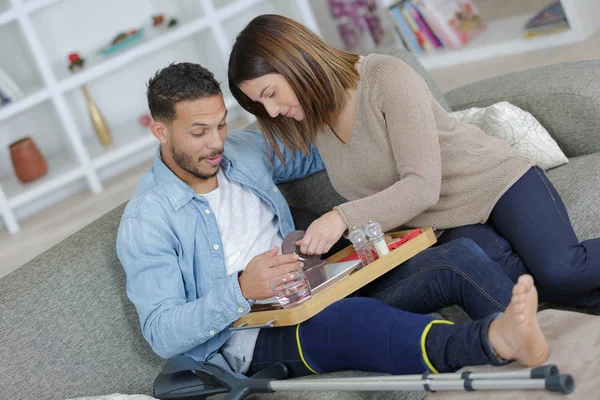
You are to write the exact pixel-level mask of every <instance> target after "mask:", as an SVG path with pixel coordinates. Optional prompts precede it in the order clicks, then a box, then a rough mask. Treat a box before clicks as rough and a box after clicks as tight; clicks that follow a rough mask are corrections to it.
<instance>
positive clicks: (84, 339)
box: [0, 206, 163, 400]
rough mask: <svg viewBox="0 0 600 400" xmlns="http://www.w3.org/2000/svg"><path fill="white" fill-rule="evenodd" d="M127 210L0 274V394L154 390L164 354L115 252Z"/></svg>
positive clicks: (10, 396) (68, 394)
mask: <svg viewBox="0 0 600 400" xmlns="http://www.w3.org/2000/svg"><path fill="white" fill-rule="evenodd" d="M122 212H123V206H120V207H118V208H116V209H115V210H113V211H111V212H110V213H108V214H106V215H105V216H103V217H101V218H100V219H98V220H96V221H95V222H93V223H92V224H90V225H88V226H87V227H85V228H83V229H82V230H81V231H79V232H77V233H76V234H74V235H72V236H71V237H69V238H67V239H66V240H64V241H63V242H61V243H59V244H58V245H57V246H55V247H53V248H52V249H50V250H49V251H47V252H45V253H44V254H42V255H41V256H39V257H37V258H35V259H34V260H33V261H31V262H29V263H28V264H26V265H25V266H23V267H21V268H19V269H17V270H16V271H14V272H13V273H11V274H9V275H7V276H5V277H4V278H2V279H0V316H1V317H0V337H1V338H2V345H1V346H0V359H2V360H4V361H3V362H2V363H0V377H2V378H1V379H0V398H2V399H36V400H41V399H66V398H73V397H81V396H92V395H104V394H107V393H115V392H119V393H144V394H150V393H152V383H153V381H154V378H155V377H156V374H157V373H158V372H159V371H160V369H161V367H162V364H163V360H162V359H160V358H159V357H158V356H156V355H155V354H154V353H153V352H152V350H151V349H150V346H149V345H148V344H147V343H146V341H145V340H144V339H143V337H142V334H141V331H140V327H139V322H138V317H137V313H136V311H135V308H134V307H133V305H132V304H131V302H130V301H129V299H128V298H127V296H126V294H125V274H124V273H123V268H122V267H121V265H120V263H119V261H118V259H117V255H116V251H115V241H116V235H117V227H118V226H119V222H120V217H121V214H122Z"/></svg>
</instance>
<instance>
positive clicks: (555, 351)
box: [427, 310, 600, 400]
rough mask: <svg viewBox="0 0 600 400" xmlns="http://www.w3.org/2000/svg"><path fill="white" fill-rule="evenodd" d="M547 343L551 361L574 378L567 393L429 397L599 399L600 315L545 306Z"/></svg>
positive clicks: (441, 396)
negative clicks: (573, 382) (572, 389)
mask: <svg viewBox="0 0 600 400" xmlns="http://www.w3.org/2000/svg"><path fill="white" fill-rule="evenodd" d="M538 316H539V320H540V324H541V327H542V330H543V332H544V334H545V335H546V338H547V339H548V344H549V345H550V358H549V359H548V362H547V363H548V364H556V365H557V366H558V368H559V369H560V372H561V374H570V375H572V376H573V378H574V379H575V391H574V392H573V393H572V394H570V395H568V396H565V395H562V394H555V393H550V392H547V391H544V390H533V391H532V390H521V391H515V390H502V391H479V392H436V393H432V394H430V395H429V396H428V397H427V400H438V399H443V400H455V399H456V400H458V399H461V400H462V399H467V400H468V399H477V400H509V399H510V400H513V399H514V400H520V399H523V400H525V399H527V400H538V399H559V398H564V399H568V400H574V399H582V400H583V399H585V400H590V399H600V317H598V316H592V315H586V314H580V313H574V312H567V311H558V310H545V311H542V312H540V313H539V314H538ZM517 369H519V366H518V365H517V364H514V363H513V364H509V365H506V366H503V367H492V366H481V367H469V368H464V369H463V370H461V371H476V372H493V371H513V370H517Z"/></svg>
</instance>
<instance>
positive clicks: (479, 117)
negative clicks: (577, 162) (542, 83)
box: [450, 101, 569, 170]
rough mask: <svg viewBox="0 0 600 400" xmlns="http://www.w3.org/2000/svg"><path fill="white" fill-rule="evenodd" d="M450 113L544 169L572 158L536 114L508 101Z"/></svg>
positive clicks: (564, 162) (556, 165)
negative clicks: (505, 143) (564, 151)
mask: <svg viewBox="0 0 600 400" xmlns="http://www.w3.org/2000/svg"><path fill="white" fill-rule="evenodd" d="M450 115H452V116H453V117H454V118H456V119H457V120H459V121H462V122H466V123H468V124H472V125H475V126H478V127H479V128H481V129H482V130H483V131H484V132H485V133H486V134H488V135H490V136H494V137H497V138H499V139H502V140H504V141H505V142H507V143H508V144H509V145H510V146H512V148H513V149H515V151H516V152H517V153H519V154H522V155H524V156H527V157H529V158H531V159H532V160H534V161H535V162H536V164H537V165H538V166H539V167H540V168H542V169H544V170H547V169H550V168H554V167H558V166H559V165H563V164H566V163H568V162H569V159H568V158H567V157H566V156H565V154H564V153H563V152H562V150H561V149H560V147H558V144H557V143H556V141H555V140H554V139H553V138H552V136H550V134H549V133H548V131H547V130H546V129H545V128H544V127H543V126H542V125H541V124H540V123H539V122H538V120H536V119H535V118H534V117H533V115H531V114H530V113H528V112H527V111H524V110H522V109H520V108H519V107H517V106H515V105H513V104H510V103H508V102H506V101H502V102H500V103H496V104H493V105H491V106H489V107H485V108H477V107H474V108H469V109H467V110H462V111H456V112H453V113H451V114H450Z"/></svg>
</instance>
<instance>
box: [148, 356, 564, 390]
mask: <svg viewBox="0 0 600 400" xmlns="http://www.w3.org/2000/svg"><path fill="white" fill-rule="evenodd" d="M191 371H193V372H191ZM436 376H438V377H439V376H443V378H441V379H439V378H435V376H434V375H430V374H423V375H412V376H383V377H362V378H361V377H353V378H333V379H319V380H310V381H307V380H304V381H303V380H272V379H285V378H286V377H287V368H286V367H285V365H283V364H275V365H274V366H273V367H271V368H269V369H268V370H264V371H261V372H260V373H259V374H257V375H254V376H253V377H251V378H248V379H245V378H240V377H236V376H234V375H233V374H231V373H230V372H228V371H227V370H225V369H224V368H221V367H220V366H217V365H214V364H211V363H207V362H196V361H194V360H193V359H191V358H189V357H185V356H179V357H176V358H175V359H172V360H170V361H169V363H167V364H166V365H165V367H164V368H163V371H162V372H161V374H160V375H159V376H158V377H157V379H156V380H155V382H154V397H156V398H158V399H162V400H168V399H179V400H204V399H206V398H208V397H209V396H213V395H215V394H219V393H227V392H229V395H228V396H227V397H226V400H241V399H244V398H245V397H246V396H248V395H250V394H254V393H272V392H284V391H329V390H331V391H402V390H406V391H408V390H413V391H414V390H425V391H429V392H433V391H441V390H466V391H475V390H518V389H532V390H533V389H546V390H549V391H552V392H558V393H565V394H568V393H571V392H572V391H573V390H574V380H573V378H572V377H571V376H570V375H558V368H556V366H545V367H540V368H534V369H532V370H526V371H518V372H498V373H466V372H465V373H457V374H439V375H436Z"/></svg>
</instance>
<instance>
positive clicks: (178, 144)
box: [163, 95, 227, 180]
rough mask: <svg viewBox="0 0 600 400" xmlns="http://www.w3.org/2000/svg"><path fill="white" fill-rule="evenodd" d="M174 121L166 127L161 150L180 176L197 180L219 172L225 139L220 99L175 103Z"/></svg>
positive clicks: (223, 104)
mask: <svg viewBox="0 0 600 400" xmlns="http://www.w3.org/2000/svg"><path fill="white" fill-rule="evenodd" d="M175 109H176V114H175V120H174V121H172V122H171V124H169V125H168V126H167V134H166V135H165V136H166V138H167V139H166V142H164V143H163V147H164V149H163V150H166V151H168V153H169V155H170V158H171V159H172V161H173V163H174V164H176V166H177V167H178V169H180V171H174V172H175V173H176V174H177V175H180V173H183V174H189V175H191V176H193V177H195V178H197V179H200V180H207V179H210V178H212V177H213V176H215V175H216V174H217V172H218V171H219V165H220V163H221V154H222V153H223V145H224V143H225V138H226V137H227V123H226V118H227V109H226V108H225V103H224V102H223V96H221V95H215V96H212V97H208V98H204V99H199V100H193V101H182V102H179V103H177V104H176V107H175Z"/></svg>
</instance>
